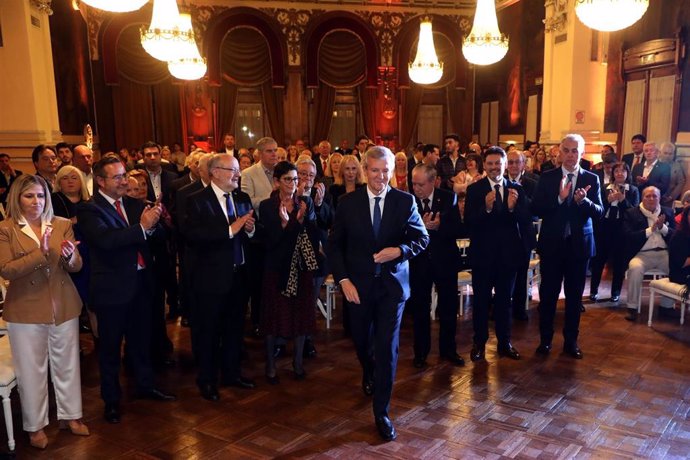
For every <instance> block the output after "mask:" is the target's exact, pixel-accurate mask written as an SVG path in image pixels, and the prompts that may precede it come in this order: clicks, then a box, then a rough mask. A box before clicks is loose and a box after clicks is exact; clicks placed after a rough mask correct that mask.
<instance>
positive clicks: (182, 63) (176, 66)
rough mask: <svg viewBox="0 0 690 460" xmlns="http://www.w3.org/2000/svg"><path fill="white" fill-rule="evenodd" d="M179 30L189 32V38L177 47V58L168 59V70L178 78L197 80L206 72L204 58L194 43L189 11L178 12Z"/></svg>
mask: <svg viewBox="0 0 690 460" xmlns="http://www.w3.org/2000/svg"><path fill="white" fill-rule="evenodd" d="M179 21H180V22H179V28H180V32H182V33H185V34H189V36H190V37H191V40H189V41H186V42H184V43H183V44H181V45H180V46H179V47H177V50H176V51H177V53H176V54H177V56H178V57H177V58H175V59H173V60H171V61H168V71H169V72H170V73H171V74H172V75H173V77H175V78H179V79H180V80H198V79H200V78H201V77H203V76H204V75H205V74H206V59H204V58H202V57H201V54H199V48H198V47H197V45H196V38H195V36H194V29H193V28H192V16H191V15H190V14H189V13H182V14H180V20H179Z"/></svg>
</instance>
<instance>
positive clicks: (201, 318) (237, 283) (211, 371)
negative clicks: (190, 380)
mask: <svg viewBox="0 0 690 460" xmlns="http://www.w3.org/2000/svg"><path fill="white" fill-rule="evenodd" d="M247 282H248V277H247V270H246V268H245V267H244V266H242V267H240V268H238V270H237V271H236V272H235V273H234V275H233V279H232V288H231V289H230V291H228V292H227V293H224V294H220V293H213V292H197V293H196V299H197V300H196V302H195V309H194V310H193V312H192V330H193V331H194V337H195V341H196V349H195V353H196V360H197V363H198V366H199V371H198V373H197V379H196V382H197V384H198V385H200V386H201V385H209V384H210V385H216V384H217V382H218V374H219V371H220V375H221V378H222V380H225V381H227V380H233V379H235V378H237V377H239V376H240V358H241V354H242V331H243V325H244V315H245V311H246V305H247V300H248V297H247V294H246V292H247V291H246V287H247Z"/></svg>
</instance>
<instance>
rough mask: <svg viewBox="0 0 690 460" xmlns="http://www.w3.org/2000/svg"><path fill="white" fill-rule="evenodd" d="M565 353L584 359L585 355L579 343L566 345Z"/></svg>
mask: <svg viewBox="0 0 690 460" xmlns="http://www.w3.org/2000/svg"><path fill="white" fill-rule="evenodd" d="M563 353H565V354H566V355H568V356H570V357H572V358H575V359H582V358H583V357H584V355H583V354H582V350H580V347H578V346H577V345H572V346H569V347H564V348H563Z"/></svg>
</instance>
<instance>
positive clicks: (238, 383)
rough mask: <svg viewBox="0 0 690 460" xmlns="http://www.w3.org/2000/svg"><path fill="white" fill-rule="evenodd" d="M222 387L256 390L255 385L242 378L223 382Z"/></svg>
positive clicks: (251, 381) (249, 380)
mask: <svg viewBox="0 0 690 460" xmlns="http://www.w3.org/2000/svg"><path fill="white" fill-rule="evenodd" d="M223 385H224V386H226V387H236V388H244V389H245V390H253V389H254V388H256V383H254V381H253V380H251V379H247V378H244V377H242V376H239V377H235V378H234V379H229V380H225V381H224V382H223Z"/></svg>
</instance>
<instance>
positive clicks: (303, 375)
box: [292, 369, 307, 382]
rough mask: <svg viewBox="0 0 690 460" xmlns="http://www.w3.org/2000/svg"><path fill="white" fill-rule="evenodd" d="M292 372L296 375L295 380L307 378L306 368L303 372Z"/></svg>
mask: <svg viewBox="0 0 690 460" xmlns="http://www.w3.org/2000/svg"><path fill="white" fill-rule="evenodd" d="M292 372H293V374H294V376H295V380H297V381H298V382H301V381H302V380H304V379H306V378H307V372H306V371H305V370H304V369H302V372H297V371H292Z"/></svg>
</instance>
